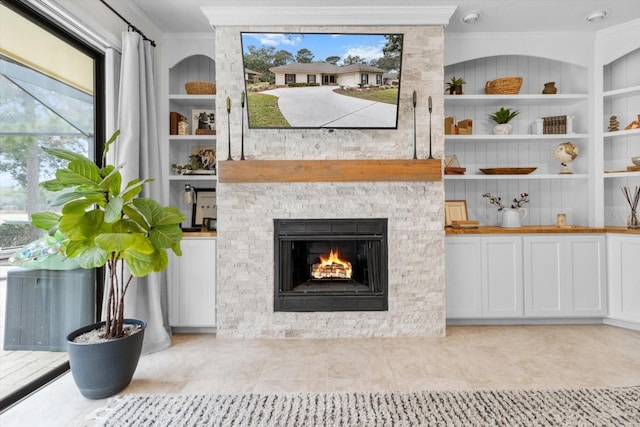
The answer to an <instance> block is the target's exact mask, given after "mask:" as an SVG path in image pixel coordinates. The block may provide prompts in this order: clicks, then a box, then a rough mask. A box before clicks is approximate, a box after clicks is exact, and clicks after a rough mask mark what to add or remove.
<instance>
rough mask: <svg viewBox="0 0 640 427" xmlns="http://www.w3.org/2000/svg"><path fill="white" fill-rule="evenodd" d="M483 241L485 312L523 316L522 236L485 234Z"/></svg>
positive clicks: (483, 312) (492, 315)
mask: <svg viewBox="0 0 640 427" xmlns="http://www.w3.org/2000/svg"><path fill="white" fill-rule="evenodd" d="M481 244H482V265H483V266H484V270H483V271H482V315H483V316H484V317H491V318H495V317H520V316H522V314H523V309H522V238H521V237H520V236H493V237H483V238H482V239H481Z"/></svg>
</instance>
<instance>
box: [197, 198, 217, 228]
mask: <svg viewBox="0 0 640 427" xmlns="http://www.w3.org/2000/svg"><path fill="white" fill-rule="evenodd" d="M193 191H194V193H195V195H194V200H193V211H192V213H191V227H202V226H203V225H204V218H213V219H215V218H217V217H218V206H217V204H216V189H215V188H194V189H193Z"/></svg>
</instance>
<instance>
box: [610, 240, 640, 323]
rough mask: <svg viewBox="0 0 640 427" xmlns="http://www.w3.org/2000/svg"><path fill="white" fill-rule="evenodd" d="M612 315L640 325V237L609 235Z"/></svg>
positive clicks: (613, 317)
mask: <svg viewBox="0 0 640 427" xmlns="http://www.w3.org/2000/svg"><path fill="white" fill-rule="evenodd" d="M607 255H608V256H607V259H608V262H607V264H608V266H607V272H608V279H609V318H611V319H615V320H622V321H626V322H635V323H637V324H638V326H640V236H638V235H633V236H632V235H623V234H609V235H607Z"/></svg>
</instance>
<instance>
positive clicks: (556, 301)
mask: <svg viewBox="0 0 640 427" xmlns="http://www.w3.org/2000/svg"><path fill="white" fill-rule="evenodd" d="M523 243H524V248H523V253H524V313H525V316H528V317H588V316H604V315H605V314H606V312H607V304H606V301H607V296H606V285H605V283H606V282H605V280H606V277H605V267H606V266H605V258H606V257H605V237H604V235H601V234H594V235H573V234H571V235H527V236H524V237H523Z"/></svg>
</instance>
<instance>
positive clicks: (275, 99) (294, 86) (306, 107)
mask: <svg viewBox="0 0 640 427" xmlns="http://www.w3.org/2000/svg"><path fill="white" fill-rule="evenodd" d="M241 38H242V56H243V64H244V81H245V92H246V94H247V104H246V105H247V114H248V122H249V128H252V129H269V128H300V129H322V128H324V129H397V127H398V101H399V93H400V76H401V71H402V40H403V35H402V34H349V33H339V34H336V33H331V34H329V33H258V32H242V33H241Z"/></svg>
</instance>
